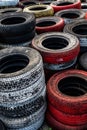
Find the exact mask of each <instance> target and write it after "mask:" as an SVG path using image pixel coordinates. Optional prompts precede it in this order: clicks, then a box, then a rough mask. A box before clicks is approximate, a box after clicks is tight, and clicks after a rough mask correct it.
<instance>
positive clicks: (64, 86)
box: [58, 76, 87, 96]
mask: <svg viewBox="0 0 87 130" xmlns="http://www.w3.org/2000/svg"><path fill="white" fill-rule="evenodd" d="M58 88H59V90H60V92H62V93H63V94H65V95H69V96H82V95H84V94H85V93H87V82H86V81H85V80H84V79H81V78H79V77H73V76H72V77H68V78H64V79H62V80H60V82H59V83H58Z"/></svg>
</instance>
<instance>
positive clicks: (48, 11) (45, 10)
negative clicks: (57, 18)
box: [23, 5, 54, 18]
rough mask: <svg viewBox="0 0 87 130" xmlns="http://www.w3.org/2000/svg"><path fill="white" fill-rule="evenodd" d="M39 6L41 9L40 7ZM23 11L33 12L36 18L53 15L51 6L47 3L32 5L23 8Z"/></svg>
mask: <svg viewBox="0 0 87 130" xmlns="http://www.w3.org/2000/svg"><path fill="white" fill-rule="evenodd" d="M40 8H41V9H40ZM34 9H37V10H34ZM23 12H28V13H33V14H34V15H35V17H36V18H39V17H46V16H53V14H54V11H53V8H52V7H51V6H49V5H34V6H29V7H26V8H24V10H23Z"/></svg>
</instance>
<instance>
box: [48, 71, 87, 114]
mask: <svg viewBox="0 0 87 130" xmlns="http://www.w3.org/2000/svg"><path fill="white" fill-rule="evenodd" d="M86 77H87V73H86V72H85V71H81V70H68V71H65V72H63V73H61V74H55V75H53V76H52V77H51V78H50V80H49V81H48V84H47V94H48V100H49V102H50V103H51V104H52V105H53V106H54V107H55V108H56V109H58V110H60V111H62V112H64V113H67V114H72V115H79V114H80V115H81V114H85V113H86V112H87V111H86V110H87V109H86V107H87V96H86V92H87V89H86ZM61 85H62V86H63V87H64V86H65V87H67V88H66V89H65V90H64V88H62V87H61ZM68 85H69V86H71V88H70V87H69V86H68ZM56 86H58V87H57V88H56ZM74 86H76V87H74ZM73 92H74V93H73Z"/></svg>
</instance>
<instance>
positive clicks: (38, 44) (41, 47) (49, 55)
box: [32, 32, 80, 64]
mask: <svg viewBox="0 0 87 130" xmlns="http://www.w3.org/2000/svg"><path fill="white" fill-rule="evenodd" d="M55 41H56V42H55ZM61 43H63V44H61ZM57 44H58V45H57ZM32 46H33V47H34V48H35V49H37V50H38V51H39V52H40V53H41V55H42V57H43V61H44V63H49V64H62V63H65V62H69V61H70V60H72V59H74V58H76V57H77V55H78V53H79V49H80V48H79V41H78V39H77V38H76V37H75V36H73V35H70V34H64V33H58V32H50V33H43V34H40V35H38V36H36V37H35V38H34V39H33V40H32Z"/></svg>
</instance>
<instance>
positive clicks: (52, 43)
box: [42, 37, 68, 50]
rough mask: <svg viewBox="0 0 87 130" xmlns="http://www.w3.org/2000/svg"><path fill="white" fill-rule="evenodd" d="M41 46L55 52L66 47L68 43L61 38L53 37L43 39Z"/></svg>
mask: <svg viewBox="0 0 87 130" xmlns="http://www.w3.org/2000/svg"><path fill="white" fill-rule="evenodd" d="M42 45H43V46H44V47H45V48H48V49H54V50H57V49H63V48H65V47H66V46H67V45H68V41H67V40H65V39H63V38H57V37H53V38H48V39H45V40H44V41H43V42H42Z"/></svg>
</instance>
